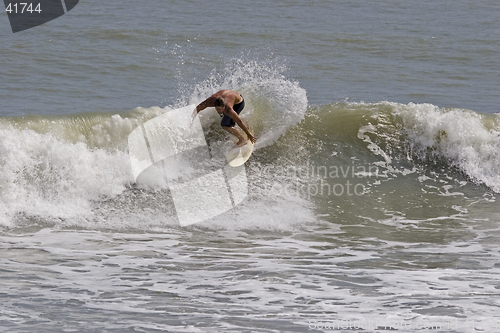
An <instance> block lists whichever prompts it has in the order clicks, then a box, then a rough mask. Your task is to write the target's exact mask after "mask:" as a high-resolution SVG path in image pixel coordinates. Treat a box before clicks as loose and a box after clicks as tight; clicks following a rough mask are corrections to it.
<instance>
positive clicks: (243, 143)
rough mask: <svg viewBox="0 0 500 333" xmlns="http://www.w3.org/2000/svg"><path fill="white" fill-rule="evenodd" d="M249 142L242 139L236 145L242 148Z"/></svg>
mask: <svg viewBox="0 0 500 333" xmlns="http://www.w3.org/2000/svg"><path fill="white" fill-rule="evenodd" d="M247 142H248V140H241V139H240V140H239V141H238V142H236V145H237V146H238V147H241V146H244V145H246V144H247Z"/></svg>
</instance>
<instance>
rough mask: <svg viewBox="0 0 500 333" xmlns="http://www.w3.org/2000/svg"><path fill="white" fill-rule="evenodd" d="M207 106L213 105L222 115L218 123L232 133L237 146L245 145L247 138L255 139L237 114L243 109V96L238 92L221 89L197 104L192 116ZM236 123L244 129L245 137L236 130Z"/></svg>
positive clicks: (253, 140)
mask: <svg viewBox="0 0 500 333" xmlns="http://www.w3.org/2000/svg"><path fill="white" fill-rule="evenodd" d="M208 107H214V108H215V110H217V112H218V113H219V114H220V116H221V117H222V121H221V122H220V125H221V126H222V128H223V129H225V130H226V131H228V132H229V133H231V134H232V135H234V136H235V137H237V138H238V142H237V143H236V144H237V145H238V146H240V147H241V146H243V145H245V144H246V143H247V142H248V140H250V141H251V142H252V143H255V141H257V138H256V137H254V136H253V135H252V133H250V131H249V130H248V127H247V126H246V125H245V123H243V121H242V120H241V118H240V116H239V114H240V112H241V111H243V108H244V107H245V101H244V100H243V96H241V94H240V93H238V92H236V91H233V90H221V91H218V92H216V93H215V94H213V95H212V96H210V97H209V98H207V99H206V100H204V101H203V102H201V103H200V104H198V106H197V107H196V109H195V110H194V112H193V118H194V117H196V115H197V114H198V113H199V112H200V111H201V110H204V109H206V108H208ZM236 124H238V126H239V127H240V128H241V129H242V130H243V131H245V133H246V135H247V138H248V139H245V138H244V137H243V135H241V133H240V131H238V130H237V129H236V128H234V126H235V125H236Z"/></svg>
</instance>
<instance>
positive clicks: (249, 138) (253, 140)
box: [247, 134, 257, 143]
mask: <svg viewBox="0 0 500 333" xmlns="http://www.w3.org/2000/svg"><path fill="white" fill-rule="evenodd" d="M247 136H248V140H250V141H251V142H252V143H255V141H257V138H256V137H255V136H253V135H252V134H250V135H247Z"/></svg>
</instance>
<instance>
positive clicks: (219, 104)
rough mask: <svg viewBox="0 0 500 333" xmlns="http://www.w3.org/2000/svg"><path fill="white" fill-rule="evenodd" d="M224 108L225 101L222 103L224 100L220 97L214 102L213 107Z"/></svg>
mask: <svg viewBox="0 0 500 333" xmlns="http://www.w3.org/2000/svg"><path fill="white" fill-rule="evenodd" d="M225 106H226V101H224V98H222V97H218V98H217V99H216V100H215V107H216V108H217V107H221V108H223V107H225Z"/></svg>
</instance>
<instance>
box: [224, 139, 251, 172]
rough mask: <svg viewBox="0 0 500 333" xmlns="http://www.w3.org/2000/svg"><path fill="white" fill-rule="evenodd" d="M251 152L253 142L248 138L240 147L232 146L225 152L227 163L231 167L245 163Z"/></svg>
mask: <svg viewBox="0 0 500 333" xmlns="http://www.w3.org/2000/svg"><path fill="white" fill-rule="evenodd" d="M252 152H253V143H252V142H251V141H250V140H248V142H247V143H246V144H244V145H243V146H241V147H233V148H231V149H230V150H229V151H228V152H227V154H226V160H227V163H229V165H230V166H232V167H233V168H236V167H239V166H241V165H243V164H245V162H246V161H248V159H249V158H250V156H251V155H252Z"/></svg>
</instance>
